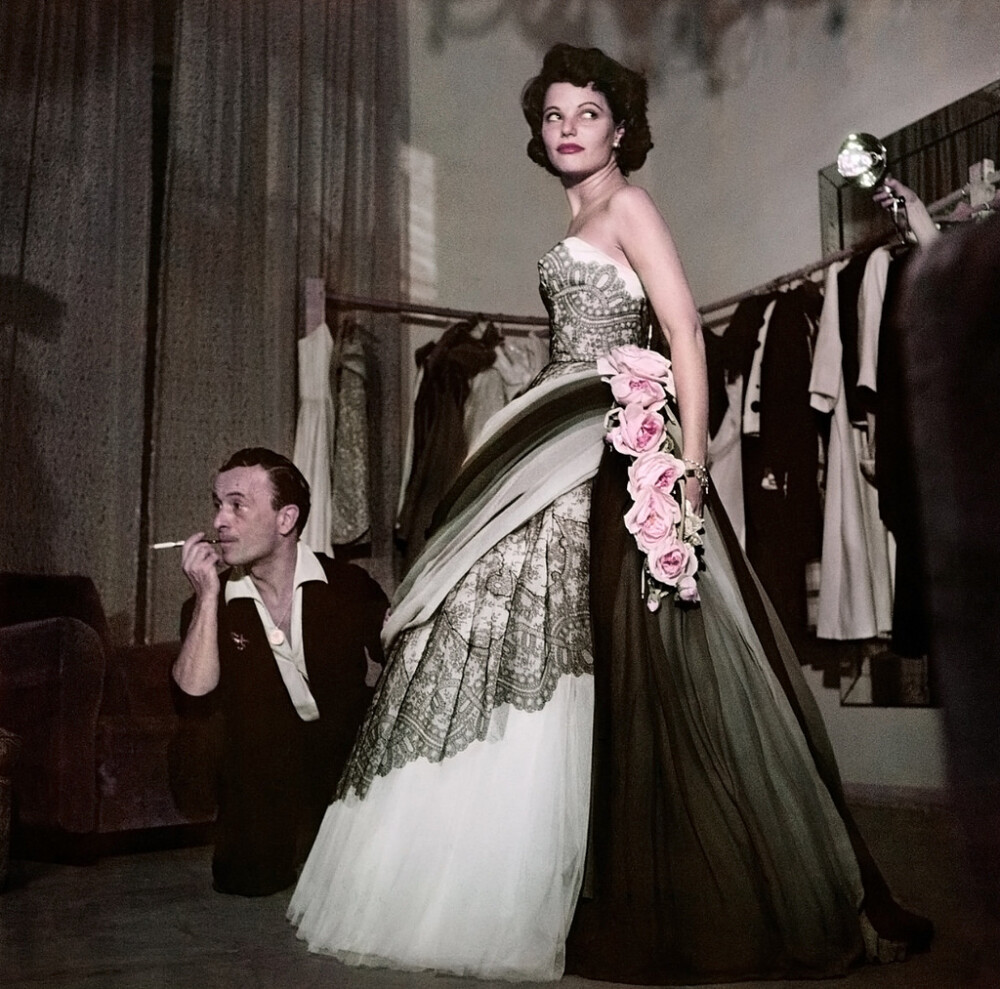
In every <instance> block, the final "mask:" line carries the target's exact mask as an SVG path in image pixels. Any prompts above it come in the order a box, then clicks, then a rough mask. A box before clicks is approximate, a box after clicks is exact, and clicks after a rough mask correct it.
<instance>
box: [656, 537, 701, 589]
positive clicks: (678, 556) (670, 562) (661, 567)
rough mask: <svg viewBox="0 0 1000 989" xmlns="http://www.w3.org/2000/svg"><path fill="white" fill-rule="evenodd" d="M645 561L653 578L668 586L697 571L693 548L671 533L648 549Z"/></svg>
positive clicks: (691, 575)
mask: <svg viewBox="0 0 1000 989" xmlns="http://www.w3.org/2000/svg"><path fill="white" fill-rule="evenodd" d="M646 562H647V563H648V565H649V572H650V574H652V576H653V579H654V580H658V581H659V582H660V583H661V584H666V585H667V586H669V587H676V586H677V584H678V583H679V582H680V580H681V579H682V578H683V577H692V578H693V577H694V575H695V574H696V573H697V571H698V558H697V557H696V556H695V554H694V550H692V548H691V547H690V546H689V545H688V544H687V543H684V542H681V540H679V539H678V538H677V537H676V535H673V534H671V536H669V537H667V538H666V539H664V540H663V541H662V542H660V543H658V544H657V545H656V546H654V547H652V549H650V550H649V551H648V553H647V555H646Z"/></svg>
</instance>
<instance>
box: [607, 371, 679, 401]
mask: <svg viewBox="0 0 1000 989" xmlns="http://www.w3.org/2000/svg"><path fill="white" fill-rule="evenodd" d="M608 383H609V384H610V385H611V394H612V395H614V397H615V401H616V402H617V403H618V404H619V405H631V404H632V403H633V402H638V403H639V404H640V405H642V406H643V407H645V408H647V409H648V408H649V407H650V406H652V405H657V406H662V404H663V400H664V399H665V398H666V397H667V393H666V392H665V391H664V389H663V385H661V384H660V383H659V382H658V381H650V380H649V378H640V377H638V376H636V375H632V374H616V375H615V376H614V377H613V378H611V379H610V381H609V382H608Z"/></svg>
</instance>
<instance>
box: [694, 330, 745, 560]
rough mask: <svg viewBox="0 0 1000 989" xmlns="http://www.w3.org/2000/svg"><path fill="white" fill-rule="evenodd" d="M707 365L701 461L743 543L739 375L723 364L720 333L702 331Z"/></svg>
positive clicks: (722, 346)
mask: <svg viewBox="0 0 1000 989" xmlns="http://www.w3.org/2000/svg"><path fill="white" fill-rule="evenodd" d="M704 338H705V361H706V364H707V366H708V449H707V450H706V451H705V463H706V465H707V466H708V468H709V470H710V471H711V474H712V485H713V487H714V488H715V493H716V494H717V495H718V497H719V500H720V501H721V502H722V506H723V508H725V510H726V514H727V515H728V516H729V521H730V522H731V523H732V526H733V531H734V532H735V533H736V537H737V539H738V540H739V543H740V546H741V547H745V545H746V532H745V528H744V522H743V461H742V457H741V454H740V442H741V439H742V437H741V429H740V408H741V403H742V401H743V379H742V378H741V377H739V376H737V375H732V374H730V372H729V370H728V369H727V368H726V358H727V345H726V341H725V338H724V337H721V336H717V335H716V334H715V333H713V332H711V331H710V330H705V331H704Z"/></svg>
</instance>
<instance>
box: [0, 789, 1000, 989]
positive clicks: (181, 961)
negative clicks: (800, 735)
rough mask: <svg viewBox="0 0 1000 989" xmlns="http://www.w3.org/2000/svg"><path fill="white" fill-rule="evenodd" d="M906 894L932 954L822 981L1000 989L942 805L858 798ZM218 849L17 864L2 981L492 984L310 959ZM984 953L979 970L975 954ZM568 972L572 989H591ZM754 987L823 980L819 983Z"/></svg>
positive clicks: (94, 985)
mask: <svg viewBox="0 0 1000 989" xmlns="http://www.w3.org/2000/svg"><path fill="white" fill-rule="evenodd" d="M857 813H858V818H859V821H860V823H861V825H862V828H863V829H864V831H865V833H866V835H867V836H868V838H869V842H870V844H871V845H872V847H873V850H874V851H875V852H876V854H877V856H878V858H879V860H880V862H881V863H882V867H883V870H884V871H885V873H886V875H887V876H888V878H889V880H890V882H891V883H892V885H893V887H894V888H895V890H896V892H897V895H898V896H899V898H900V899H901V900H902V901H903V902H905V903H906V904H907V905H908V906H910V907H912V908H914V909H916V910H919V911H920V912H923V913H925V914H927V915H929V916H931V917H932V918H933V920H934V921H935V924H936V926H937V931H938V933H937V938H936V941H935V944H934V947H933V948H932V950H931V951H930V952H928V953H927V954H924V955H919V956H916V957H914V958H912V959H911V960H910V961H908V962H906V963H905V964H900V965H888V966H864V967H862V968H859V969H858V970H857V971H855V972H853V973H852V974H851V975H849V976H848V977H846V978H843V979H837V980H830V981H828V982H823V983H821V985H822V986H824V987H825V986H831V987H834V986H835V987H844V989H861V987H864V989H950V987H956V989H957V987H966V986H977V987H987V986H989V987H1000V967H993V966H994V965H995V960H994V961H993V962H990V961H989V960H988V958H989V955H991V954H992V955H993V957H994V959H995V957H996V946H997V943H998V939H1000V932H998V931H997V930H996V929H993V928H990V927H989V926H988V925H987V924H986V923H985V922H984V921H983V920H982V918H981V917H980V916H979V915H978V913H977V911H976V910H975V908H974V907H973V905H972V904H971V903H970V902H969V899H970V897H969V896H968V889H969V886H970V883H969V880H968V878H967V877H965V876H964V875H963V870H962V868H961V861H962V860H961V856H960V854H959V851H958V842H957V839H956V834H955V828H954V826H953V822H952V821H951V819H950V817H949V815H948V814H947V813H946V811H945V810H944V809H942V808H934V807H914V806H909V807H899V806H897V807H879V806H872V805H868V806H860V807H858V808H857ZM209 860H210V849H208V848H206V847H201V848H186V849H179V850H173V851H156V852H147V853H144V854H138V855H127V856H114V857H108V858H104V859H101V860H100V861H99V862H97V863H96V864H94V865H90V866H65V865H52V864H42V863H35V862H13V863H11V877H10V882H9V883H8V888H7V890H6V891H5V892H4V893H2V894H0V986H3V987H4V989H29V987H30V989H39V987H53V989H229V987H233V989H237V987H238V989H319V987H335V989H341V987H343V989H383V987H384V989H422V987H427V989H431V987H433V989H453V987H458V986H464V987H467V989H475V987H484V989H485V987H488V986H491V985H492V986H496V985H498V984H497V983H486V982H478V981H476V980H473V979H461V978H455V977H448V976H436V975H433V974H431V973H403V972H390V971H385V970H363V969H362V970H359V969H352V968H348V967H346V966H343V965H341V964H339V963H338V962H336V961H334V960H332V959H330V958H325V957H319V956H314V955H310V954H309V952H307V951H306V950H305V948H304V947H303V945H302V944H301V943H300V942H299V941H298V940H297V939H296V937H295V932H294V929H293V928H292V927H291V926H290V925H289V924H288V923H287V922H286V920H285V907H286V905H287V903H288V898H289V895H290V893H289V892H285V893H280V894H276V895H274V896H270V897H266V898H263V899H257V900H245V899H241V898H236V897H229V896H221V895H219V894H217V893H213V892H212V890H211V887H210V882H209ZM977 957H978V958H979V959H980V966H979V971H978V972H976V971H975V967H976V962H975V959H976V958H977ZM597 985H599V984H598V983H590V982H587V981H586V980H583V979H578V978H569V977H567V978H565V979H563V980H562V982H561V983H560V986H561V987H566V989H581V987H585V986H597ZM747 985H753V986H756V987H768V986H774V987H777V986H782V987H784V989H788V987H805V986H810V987H813V989H816V987H817V985H818V984H817V983H815V982H783V983H771V982H757V983H752V984H747Z"/></svg>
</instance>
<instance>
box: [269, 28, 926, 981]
mask: <svg viewBox="0 0 1000 989" xmlns="http://www.w3.org/2000/svg"><path fill="white" fill-rule="evenodd" d="M522 107H523V110H524V113H525V116H526V118H527V120H528V123H529V125H530V127H531V132H532V137H531V142H530V144H529V146H528V154H529V156H530V157H531V158H532V159H533V160H534V161H535V162H536V163H538V164H540V165H541V166H543V167H544V168H546V169H547V170H548V171H550V172H551V173H553V174H554V175H556V176H558V178H559V179H560V180H561V183H562V186H563V188H564V190H565V192H566V196H567V198H568V201H569V207H570V213H571V220H570V224H569V229H568V231H567V235H566V237H565V238H563V239H562V240H561V241H560V242H559V243H558V244H556V245H555V246H554V247H553V248H552V249H551V250H550V251H549V252H548V253H547V254H546V255H545V256H544V257H543V258H542V259H541V261H540V262H539V274H540V281H541V291H542V295H543V298H544V299H545V303H546V306H547V308H548V312H549V314H550V317H551V343H550V363H549V364H548V365H547V366H546V368H545V369H544V370H543V371H542V372H541V374H540V375H539V376H538V378H537V379H536V381H535V382H534V383H533V385H532V387H531V388H530V389H528V391H527V392H526V393H525V394H524V395H523V396H522V397H520V398H519V399H516V400H515V401H514V402H512V403H511V404H510V405H508V406H507V407H506V408H505V409H504V410H502V411H501V412H500V413H498V414H497V415H496V416H495V417H494V418H493V419H492V420H491V422H490V424H489V426H488V428H487V430H486V432H485V433H484V435H483V436H481V437H480V439H479V441H478V445H477V446H476V447H475V448H474V449H473V450H472V451H471V452H470V454H469V457H468V459H467V460H466V462H465V465H464V467H463V470H462V473H461V475H460V477H459V478H458V480H457V481H456V483H455V485H454V486H453V487H452V488H451V490H450V492H449V494H448V496H447V497H446V499H445V501H444V503H443V504H442V505H440V506H439V508H438V512H437V515H436V519H435V528H434V530H433V534H432V536H431V538H430V539H429V541H428V543H427V546H426V547H425V549H424V551H423V552H422V554H421V555H420V557H419V558H418V559H417V561H416V562H415V563H414V565H413V567H412V568H411V569H410V571H409V572H408V574H407V576H406V578H405V579H404V581H403V583H402V585H401V587H400V588H399V591H398V592H397V595H396V599H395V601H394V606H393V610H392V613H391V617H390V619H389V621H388V623H387V625H386V628H385V632H384V639H385V643H386V647H387V648H386V654H387V656H388V660H387V665H386V669H385V672H384V674H383V676H382V680H381V682H380V684H379V687H378V690H377V692H376V695H375V699H374V701H373V704H372V707H371V709H370V711H369V713H368V717H367V720H366V722H365V724H364V725H363V727H362V729H361V732H360V734H359V737H358V741H357V743H356V746H355V749H354V752H353V754H352V757H351V759H350V761H349V763H348V766H347V769H346V770H345V773H344V776H343V777H342V779H341V782H340V786H339V790H338V794H337V798H336V800H335V801H334V803H333V804H332V805H331V806H330V808H329V810H328V812H327V814H326V818H325V820H324V822H323V826H322V828H321V830H320V833H319V835H318V837H317V839H316V842H315V845H314V846H313V849H312V852H311V853H310V855H309V858H308V861H307V862H306V864H305V867H304V869H303V871H302V874H301V877H300V879H299V883H298V886H297V888H296V890H295V893H294V895H293V897H292V900H291V903H290V906H289V911H288V912H289V918H290V919H291V920H292V922H293V923H295V924H296V925H297V926H298V935H299V937H300V938H302V939H304V940H305V941H306V943H307V944H308V947H309V948H310V950H313V951H317V952H324V953H328V954H332V955H334V956H336V957H337V958H339V959H341V960H342V961H345V962H347V963H350V964H357V965H372V966H388V967H393V968H401V969H433V970H436V971H443V972H452V973H459V974H467V975H474V976H478V977H481V978H507V979H512V980H538V981H541V980H552V979H558V978H559V977H560V976H561V975H562V974H563V972H564V970H566V971H574V972H577V973H579V974H583V975H586V976H589V977H593V978H601V979H609V980H614V981H632V982H646V983H656V982H659V983H663V982H677V981H680V982H694V981H717V980H723V979H745V978H752V977H780V976H826V975H837V974H840V973H843V972H844V971H846V970H847V969H848V968H849V967H850V966H851V965H853V964H854V963H856V962H858V961H860V960H863V959H864V958H865V957H874V956H881V957H882V959H883V960H884V959H885V958H886V957H889V956H893V957H898V956H900V955H902V954H904V953H905V952H906V951H907V949H908V948H915V947H923V946H924V945H925V944H926V942H927V940H928V939H929V937H930V925H929V923H928V922H926V921H923V920H922V919H921V918H918V917H915V916H914V915H912V914H909V913H907V912H906V911H903V910H902V909H900V908H899V907H898V906H897V905H896V904H895V902H894V901H893V899H892V897H891V895H890V894H889V891H888V888H887V887H886V885H885V882H884V880H883V879H882V877H881V875H880V873H879V872H878V869H877V867H876V866H875V864H874V862H873V861H872V859H871V856H870V855H869V854H868V852H867V850H866V848H865V846H864V843H863V841H862V839H861V837H860V835H859V834H858V832H857V829H856V828H855V826H854V824H853V822H852V820H851V818H850V815H849V813H848V812H847V810H846V808H845V806H844V801H843V794H842V791H841V787H840V782H839V777H838V774H837V769H836V764H835V762H834V758H833V755H832V752H831V749H830V745H829V742H828V740H827V738H826V735H825V733H824V731H823V727H822V722H821V720H820V717H819V714H818V711H817V709H816V708H815V705H814V703H813V701H812V698H811V695H810V693H809V690H808V687H807V685H806V684H805V683H804V681H803V680H802V677H801V673H800V671H799V666H798V661H797V660H796V658H795V656H794V654H793V653H792V652H791V648H790V646H789V645H788V642H787V639H786V637H785V635H784V633H783V632H782V630H781V627H780V625H779V623H778V622H777V619H776V618H775V616H774V613H773V610H772V609H771V608H770V606H769V603H768V601H767V599H766V597H765V596H764V594H763V593H762V591H761V589H760V587H759V585H758V583H757V582H756V580H755V578H754V575H753V573H752V572H751V571H750V569H749V568H748V566H747V563H746V561H745V559H744V557H743V556H742V554H741V552H740V549H739V546H738V544H737V543H736V541H735V539H734V538H733V536H732V532H731V529H730V527H729V525H728V522H727V521H726V519H725V516H724V514H723V513H722V511H721V509H720V508H719V507H718V506H717V505H716V504H715V503H714V500H713V498H712V497H711V494H709V495H708V497H707V498H706V497H705V487H707V476H706V474H705V471H704V468H703V463H704V458H705V449H706V443H707V438H706V432H707V426H706V420H707V398H706V395H707V383H706V372H705V360H704V349H703V340H702V337H701V332H702V331H701V328H700V324H699V319H698V315H697V311H696V309H695V305H694V301H693V299H692V297H691V292H690V290H689V288H688V283H687V280H686V278H685V275H684V272H683V269H682V266H681V262H680V260H679V257H678V254H677V251H676V248H675V246H674V242H673V240H672V238H671V235H670V233H669V230H668V228H667V226H666V224H665V222H664V220H663V218H662V216H661V214H660V213H659V211H658V210H657V208H656V206H655V205H654V204H653V202H652V200H651V199H650V197H649V196H648V195H647V193H646V192H645V191H643V190H642V189H641V188H639V187H638V186H635V185H632V184H630V183H629V182H628V181H627V178H626V176H627V175H628V174H629V172H630V171H633V170H635V169H636V168H638V167H639V166H641V165H642V163H643V161H644V160H645V157H646V153H647V152H648V150H649V149H650V148H651V147H652V142H651V140H650V135H649V128H648V125H647V122H646V86H645V81H644V79H643V78H642V76H640V75H639V74H637V73H635V72H632V71H631V70H629V69H627V68H625V67H623V66H621V65H620V64H618V63H617V62H615V61H614V60H612V59H611V58H609V57H608V56H606V55H605V54H604V53H603V52H601V51H600V50H598V49H579V48H574V47H571V46H568V45H557V46H555V47H554V48H553V49H551V50H550V51H549V53H548V54H547V55H546V57H545V60H544V63H543V67H542V71H541V74H540V75H539V76H537V77H536V78H535V79H533V80H531V81H530V82H529V84H528V85H527V87H526V88H525V90H524V93H523V94H522ZM653 333H655V334H656V336H657V338H658V341H662V343H663V344H664V345H665V347H666V348H667V349H668V351H669V357H670V361H671V363H672V369H671V371H672V376H673V379H674V384H675V390H676V403H675V404H674V405H672V406H670V407H667V408H666V410H665V419H666V421H667V423H668V430H669V432H670V434H671V437H672V440H671V442H672V443H673V445H674V450H675V453H677V454H681V450H683V453H682V456H683V458H684V463H685V464H686V472H687V476H685V477H682V478H681V480H680V481H679V482H678V485H677V490H679V491H681V492H682V493H683V495H684V496H685V497H686V499H687V501H688V502H689V503H690V509H691V510H692V511H693V512H694V513H702V512H704V531H703V533H702V536H701V542H702V546H701V548H700V550H699V551H698V552H699V554H700V556H701V564H702V569H701V570H700V572H699V573H698V574H697V577H696V587H697V593H696V594H692V593H690V586H691V585H690V582H687V587H688V592H687V593H686V594H684V595H683V597H685V598H687V599H688V600H680V598H681V595H674V596H670V595H667V596H666V597H664V599H663V601H662V603H661V604H660V606H659V607H658V608H656V610H651V608H650V606H649V605H650V604H652V605H653V606H654V607H655V605H656V603H657V602H656V600H655V598H654V599H653V600H650V594H649V591H650V589H651V587H655V586H656V585H655V583H650V580H651V578H650V577H649V575H648V573H647V568H646V565H645V563H644V555H643V553H641V552H640V550H639V549H638V548H637V542H636V538H635V537H634V536H633V534H632V533H631V532H630V531H628V530H627V529H626V527H625V522H624V521H623V516H624V515H625V514H626V512H628V511H629V509H630V505H631V500H630V494H629V486H630V478H629V476H628V468H629V464H630V458H629V457H627V456H623V455H622V454H621V453H619V452H618V451H617V450H616V449H613V448H612V447H610V446H609V445H608V444H607V443H606V442H605V433H606V431H607V424H606V422H605V416H606V414H607V413H608V410H609V408H610V407H611V406H612V404H613V398H612V392H611V390H610V389H609V388H608V385H607V384H606V383H605V380H606V378H607V375H605V380H602V376H601V373H600V372H599V371H598V369H597V362H598V360H599V359H601V358H603V357H604V355H606V354H607V353H608V352H609V351H611V350H613V349H614V348H623V347H624V348H632V353H635V350H636V348H638V347H646V346H648V345H649V343H650V341H651V339H652V336H651V334H653ZM602 366H603V367H604V369H605V371H606V370H607V364H604V365H602ZM665 380H666V379H665ZM678 419H679V423H680V424H682V425H683V430H684V433H683V446H681V436H680V430H679V425H678V422H677V420H678ZM668 445H669V444H668ZM703 485H704V486H703ZM690 575H691V572H690V569H688V570H686V571H685V577H686V578H687V577H690ZM678 586H680V585H678ZM695 597H697V598H700V602H696V601H693V600H691V599H692V598H695ZM595 689H596V702H595ZM574 918H575V919H574ZM873 924H874V927H873V926H872V925H873ZM876 929H877V930H878V933H876Z"/></svg>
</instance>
